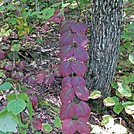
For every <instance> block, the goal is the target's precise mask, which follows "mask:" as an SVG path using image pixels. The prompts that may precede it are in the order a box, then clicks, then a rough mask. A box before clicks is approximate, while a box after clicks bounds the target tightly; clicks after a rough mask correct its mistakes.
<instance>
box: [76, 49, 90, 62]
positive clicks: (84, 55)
mask: <svg viewBox="0 0 134 134" xmlns="http://www.w3.org/2000/svg"><path fill="white" fill-rule="evenodd" d="M74 57H75V58H76V59H77V60H80V61H83V62H85V61H86V60H87V59H88V52H87V51H86V49H85V48H84V47H77V48H75V50H74Z"/></svg>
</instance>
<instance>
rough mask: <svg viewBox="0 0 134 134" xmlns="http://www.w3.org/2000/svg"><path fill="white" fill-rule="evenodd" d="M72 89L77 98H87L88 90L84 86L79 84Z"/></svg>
mask: <svg viewBox="0 0 134 134" xmlns="http://www.w3.org/2000/svg"><path fill="white" fill-rule="evenodd" d="M74 89H75V93H76V95H77V97H78V98H79V99H81V100H85V101H87V100H88V97H89V90H88V89H87V88H86V87H85V86H82V85H80V86H77V87H74Z"/></svg>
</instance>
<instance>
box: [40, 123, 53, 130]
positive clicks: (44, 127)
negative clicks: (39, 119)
mask: <svg viewBox="0 0 134 134" xmlns="http://www.w3.org/2000/svg"><path fill="white" fill-rule="evenodd" d="M42 126H43V130H44V131H45V132H51V131H52V126H51V125H50V124H48V123H43V124H42Z"/></svg>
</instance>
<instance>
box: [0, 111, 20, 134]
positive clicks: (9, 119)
mask: <svg viewBox="0 0 134 134" xmlns="http://www.w3.org/2000/svg"><path fill="white" fill-rule="evenodd" d="M17 125H18V120H17V118H15V116H14V115H12V114H11V113H9V112H7V111H4V112H1V113H0V131H2V132H4V133H7V132H15V133H16V132H17V128H16V127H17Z"/></svg>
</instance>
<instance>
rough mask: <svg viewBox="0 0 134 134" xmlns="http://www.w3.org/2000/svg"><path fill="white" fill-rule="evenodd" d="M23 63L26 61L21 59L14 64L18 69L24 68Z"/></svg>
mask: <svg viewBox="0 0 134 134" xmlns="http://www.w3.org/2000/svg"><path fill="white" fill-rule="evenodd" d="M25 64H26V62H25V61H24V60H23V61H19V62H17V63H16V66H18V67H19V68H20V69H24V68H25Z"/></svg>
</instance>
